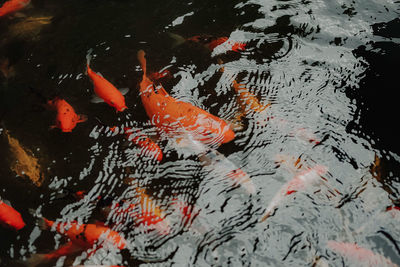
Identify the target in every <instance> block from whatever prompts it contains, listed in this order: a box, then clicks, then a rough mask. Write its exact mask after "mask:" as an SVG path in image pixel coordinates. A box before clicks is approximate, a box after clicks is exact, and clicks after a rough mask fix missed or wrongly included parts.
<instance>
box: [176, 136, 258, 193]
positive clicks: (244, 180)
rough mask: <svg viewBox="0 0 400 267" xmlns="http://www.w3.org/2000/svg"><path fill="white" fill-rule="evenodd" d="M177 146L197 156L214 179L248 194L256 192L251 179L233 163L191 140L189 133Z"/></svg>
mask: <svg viewBox="0 0 400 267" xmlns="http://www.w3.org/2000/svg"><path fill="white" fill-rule="evenodd" d="M178 145H179V146H184V147H186V148H189V149H191V150H192V151H193V152H194V153H196V154H198V157H199V160H200V161H201V163H202V164H203V166H204V167H205V169H206V170H207V171H209V172H210V173H212V175H214V176H216V177H221V178H223V179H227V180H228V181H230V182H232V183H233V186H238V185H240V186H241V187H243V188H244V189H245V190H246V191H247V192H248V193H249V194H254V193H255V192H256V187H255V186H254V184H253V181H252V180H251V177H250V176H249V175H248V174H247V173H246V172H244V171H243V170H242V169H240V168H239V167H237V166H236V164H235V163H233V162H232V161H230V160H229V159H228V158H226V157H225V156H224V155H223V154H221V153H220V152H218V151H217V150H215V149H213V148H210V147H207V146H205V145H203V144H202V143H200V142H198V141H197V140H195V139H194V138H193V136H192V135H191V133H188V132H185V136H184V137H183V138H181V139H180V140H179V143H178Z"/></svg>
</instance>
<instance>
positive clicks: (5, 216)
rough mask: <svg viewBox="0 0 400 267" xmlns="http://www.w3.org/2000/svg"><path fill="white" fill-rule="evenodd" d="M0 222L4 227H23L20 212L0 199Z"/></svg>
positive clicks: (19, 228) (17, 228)
mask: <svg viewBox="0 0 400 267" xmlns="http://www.w3.org/2000/svg"><path fill="white" fill-rule="evenodd" d="M0 224H1V225H3V226H4V227H6V228H11V229H15V230H21V229H22V228H24V227H25V222H24V221H23V219H22V216H21V214H20V213H19V212H18V211H16V210H15V209H14V208H12V207H11V206H9V205H7V204H6V203H4V201H1V200H0Z"/></svg>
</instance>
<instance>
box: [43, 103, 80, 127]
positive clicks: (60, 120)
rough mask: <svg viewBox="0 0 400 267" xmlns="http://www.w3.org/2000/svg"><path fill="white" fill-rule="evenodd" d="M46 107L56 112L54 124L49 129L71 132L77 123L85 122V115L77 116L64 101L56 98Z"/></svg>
mask: <svg viewBox="0 0 400 267" xmlns="http://www.w3.org/2000/svg"><path fill="white" fill-rule="evenodd" d="M48 105H49V106H50V107H51V108H52V109H54V110H56V111H57V117H56V124H55V125H53V126H50V127H51V128H59V129H61V131H63V132H72V129H74V128H75V126H76V124H77V123H80V122H85V121H86V120H87V117H86V116H85V115H77V114H76V113H75V110H74V108H73V107H72V106H71V105H70V104H68V102H67V101H65V100H64V99H61V98H58V97H56V98H55V99H53V100H50V101H49V102H48Z"/></svg>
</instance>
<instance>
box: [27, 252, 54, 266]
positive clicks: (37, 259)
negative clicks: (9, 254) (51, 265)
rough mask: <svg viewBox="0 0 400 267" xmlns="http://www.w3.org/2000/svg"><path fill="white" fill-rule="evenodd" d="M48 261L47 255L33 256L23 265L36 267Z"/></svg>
mask: <svg viewBox="0 0 400 267" xmlns="http://www.w3.org/2000/svg"><path fill="white" fill-rule="evenodd" d="M48 261H49V259H48V258H47V257H46V254H33V255H32V256H30V257H29V258H28V259H27V260H26V261H25V262H22V264H23V265H25V266H29V267H31V266H32V267H34V266H39V265H41V264H44V263H47V262H48Z"/></svg>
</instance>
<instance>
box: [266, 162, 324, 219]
mask: <svg viewBox="0 0 400 267" xmlns="http://www.w3.org/2000/svg"><path fill="white" fill-rule="evenodd" d="M327 171H328V168H327V167H326V166H323V165H316V166H314V167H312V168H308V169H306V170H304V171H302V172H300V173H298V174H297V175H295V177H294V178H293V179H292V180H290V181H289V182H287V183H286V184H285V185H283V186H282V188H281V189H280V190H279V192H278V193H277V194H276V195H275V196H274V197H273V198H272V201H271V203H270V204H269V205H268V207H267V209H266V211H265V212H264V216H263V217H262V219H261V220H260V222H263V221H265V220H266V219H268V217H269V216H271V214H272V213H273V212H274V210H275V209H276V208H277V206H278V205H279V204H280V202H282V200H283V199H284V198H285V197H286V196H288V195H291V194H293V193H295V192H298V191H301V190H304V189H305V188H306V187H307V186H308V185H310V184H312V183H313V182H315V181H316V180H317V179H318V178H320V177H321V176H322V175H324V174H325V173H326V172H327Z"/></svg>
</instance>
